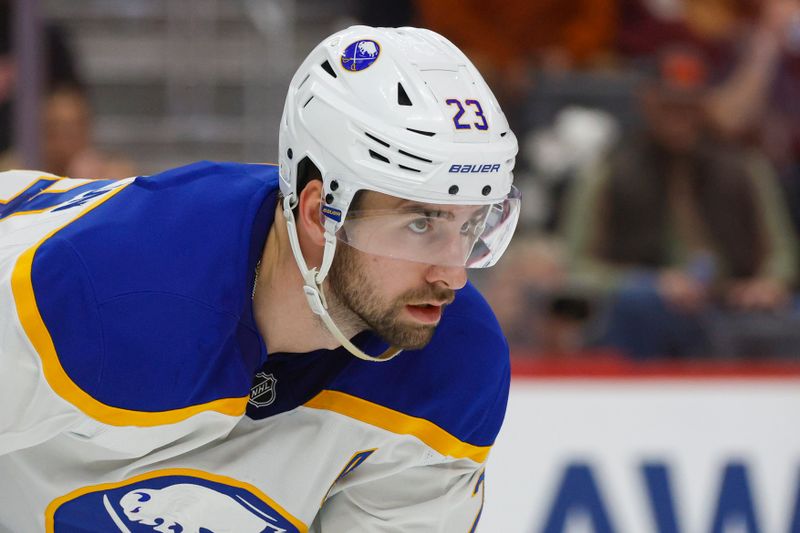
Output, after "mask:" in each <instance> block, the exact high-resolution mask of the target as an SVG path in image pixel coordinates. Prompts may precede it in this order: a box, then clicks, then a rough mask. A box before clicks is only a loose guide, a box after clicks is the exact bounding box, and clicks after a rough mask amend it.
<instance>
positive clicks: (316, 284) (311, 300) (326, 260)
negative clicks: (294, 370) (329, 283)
mask: <svg viewBox="0 0 800 533" xmlns="http://www.w3.org/2000/svg"><path fill="white" fill-rule="evenodd" d="M293 198H294V197H291V196H286V197H284V199H283V217H284V218H285V219H286V229H287V230H288V231H289V244H290V245H291V247H292V254H293V255H294V259H295V261H296V262H297V267H298V268H299V269H300V274H301V275H302V276H303V292H305V294H306V300H308V305H309V307H311V310H312V311H313V312H314V314H316V315H318V316H319V317H320V319H322V323H323V324H325V327H327V328H328V331H330V332H331V335H333V336H334V337H335V338H336V340H338V341H339V342H341V343H342V346H344V347H345V348H346V349H347V351H348V352H350V353H351V354H353V355H355V356H356V357H358V358H359V359H363V360H365V361H388V360H389V359H392V358H393V357H394V356H396V355H397V354H399V353H400V352H401V351H402V350H401V349H400V348H396V347H394V346H389V348H387V349H386V351H385V352H383V353H382V354H380V355H379V356H377V357H376V356H372V355H369V354H367V353H365V352H363V351H361V350H360V349H359V348H358V346H356V345H355V344H353V343H352V342H350V339H348V338H347V337H345V336H344V334H343V333H342V332H341V330H339V327H338V326H337V325H336V324H335V323H334V322H333V319H332V318H331V315H329V314H328V303H327V302H326V301H325V293H324V292H323V290H322V282H323V281H325V277H326V276H327V275H328V270H330V268H331V263H332V262H333V254H334V253H335V252H336V235H335V225H334V222H333V221H332V220H329V219H327V218H326V219H325V248H324V250H323V252H322V265H320V268H319V271H317V269H316V268H312V269H309V268H308V265H306V260H305V258H304V257H303V252H302V251H300V241H299V240H298V238H297V227H296V225H295V221H294V213H292V209H293V208H294V207H295V205H296V204H295V205H293V202H292V200H293Z"/></svg>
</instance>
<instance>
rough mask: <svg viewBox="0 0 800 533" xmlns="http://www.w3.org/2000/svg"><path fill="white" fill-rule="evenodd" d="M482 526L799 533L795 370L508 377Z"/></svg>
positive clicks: (799, 394) (608, 532)
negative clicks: (503, 417)
mask: <svg viewBox="0 0 800 533" xmlns="http://www.w3.org/2000/svg"><path fill="white" fill-rule="evenodd" d="M478 531H479V532H484V533H489V532H504V533H517V532H525V533H562V532H564V533H592V532H596V533H648V532H653V533H800V376H788V375H786V376H781V375H773V376H768V377H765V376H754V377H748V376H747V375H743V376H741V375H740V376H718V377H713V376H709V377H698V376H696V375H695V376H687V377H681V376H666V377H665V376H662V377H659V376H649V377H642V376H639V377H636V376H617V377H614V376H604V377H600V378H585V377H569V376H566V377H565V376H561V377H535V376H534V377H515V378H514V379H513V380H512V388H511V397H510V400H509V406H508V412H507V415H506V422H505V425H504V426H503V429H502V431H501V433H500V435H499V437H498V439H497V442H496V444H495V446H494V448H493V450H492V454H491V457H490V460H489V466H488V469H487V473H486V500H485V507H484V511H483V516H482V519H481V524H480V527H479V528H478Z"/></svg>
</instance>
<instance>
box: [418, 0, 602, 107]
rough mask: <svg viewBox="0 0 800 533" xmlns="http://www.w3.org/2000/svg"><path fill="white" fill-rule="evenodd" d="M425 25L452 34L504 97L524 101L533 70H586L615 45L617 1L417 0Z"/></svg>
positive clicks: (445, 33)
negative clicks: (538, 68)
mask: <svg viewBox="0 0 800 533" xmlns="http://www.w3.org/2000/svg"><path fill="white" fill-rule="evenodd" d="M417 11H418V16H419V18H420V24H421V25H423V26H425V27H428V28H431V29H433V30H435V31H438V32H440V33H442V34H444V35H447V36H448V38H449V39H450V40H452V41H453V42H454V43H455V44H456V45H457V46H459V47H461V48H462V49H463V50H464V51H465V53H466V54H467V55H468V56H469V57H470V58H472V60H473V61H474V63H475V64H476V65H478V68H479V69H480V71H481V72H482V73H483V74H484V76H486V78H487V80H488V81H489V83H490V84H492V86H493V87H498V88H501V91H500V93H501V98H502V97H511V98H515V97H519V96H521V95H523V94H524V89H525V88H526V86H527V84H529V83H530V70H531V68H532V67H533V66H541V67H544V68H551V69H566V68H572V67H582V66H587V65H591V64H593V63H596V62H598V61H601V60H602V59H603V57H604V56H605V55H606V54H607V52H608V50H609V47H610V46H611V45H612V43H613V40H614V35H615V28H616V19H617V2H616V0H537V1H535V2H531V1H530V0H507V1H505V2H493V3H487V2H484V1H480V0H461V1H457V0H436V1H434V0H418V2H417Z"/></svg>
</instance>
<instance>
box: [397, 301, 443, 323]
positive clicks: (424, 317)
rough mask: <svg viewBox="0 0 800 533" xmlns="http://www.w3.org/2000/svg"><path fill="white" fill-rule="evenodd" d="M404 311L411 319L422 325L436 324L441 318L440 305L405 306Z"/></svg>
mask: <svg viewBox="0 0 800 533" xmlns="http://www.w3.org/2000/svg"><path fill="white" fill-rule="evenodd" d="M406 309H407V310H408V313H409V314H410V315H411V317H412V318H414V319H415V320H416V321H418V322H422V323H423V324H436V323H437V322H439V320H440V319H441V318H442V306H441V305H432V304H420V305H407V306H406Z"/></svg>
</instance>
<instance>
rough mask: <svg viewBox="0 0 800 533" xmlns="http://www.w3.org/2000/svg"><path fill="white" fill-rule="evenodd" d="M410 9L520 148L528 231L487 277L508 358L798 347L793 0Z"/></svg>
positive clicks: (776, 352) (797, 46)
mask: <svg viewBox="0 0 800 533" xmlns="http://www.w3.org/2000/svg"><path fill="white" fill-rule="evenodd" d="M418 7H419V15H420V17H421V19H420V20H421V23H422V24H423V25H427V26H429V27H431V28H433V29H439V30H442V31H443V32H444V33H445V34H446V35H448V36H449V37H450V38H451V39H452V40H453V41H454V42H456V43H457V44H459V45H461V46H463V47H464V48H465V49H466V50H467V53H468V54H470V55H471V57H473V58H474V59H475V60H476V62H477V63H478V64H479V68H480V69H481V71H482V72H485V73H486V75H487V76H488V78H489V80H490V84H491V85H492V86H493V87H496V89H497V93H498V96H499V98H501V103H502V105H503V106H504V109H506V113H507V114H510V119H511V122H512V123H513V125H514V127H515V131H516V132H517V135H518V137H519V140H520V148H521V151H520V158H519V163H518V166H517V172H516V183H518V184H519V186H520V187H521V188H522V189H523V202H524V205H525V207H524V210H523V221H522V225H521V226H522V227H521V229H520V230H519V233H518V236H517V239H516V242H515V243H514V244H513V245H512V246H513V248H512V249H511V250H509V253H508V255H507V257H505V258H504V260H503V261H502V262H501V264H500V265H499V266H498V268H497V270H495V271H494V272H486V273H482V275H480V276H478V278H477V282H478V283H479V285H481V286H482V288H483V289H484V291H485V294H486V295H487V298H488V299H489V300H490V303H492V305H493V307H494V309H495V310H496V312H497V314H498V317H499V319H500V321H501V322H502V324H503V326H504V328H505V331H506V332H507V335H508V337H509V341H510V343H511V344H512V348H513V350H514V351H515V353H517V354H530V355H532V356H540V357H560V356H565V355H570V356H576V355H588V354H592V353H595V352H598V351H611V352H613V353H617V354H620V355H622V356H626V357H631V358H634V359H638V360H643V359H654V358H676V359H680V358H691V357H706V358H710V357H715V358H759V359H763V358H765V357H797V356H798V355H800V299H799V298H798V293H797V288H798V285H797V284H798V276H797V275H798V254H797V241H798V230H800V120H798V119H800V98H798V97H800V2H797V1H796V0H616V1H615V0H602V1H600V0H598V1H588V0H586V1H583V0H572V1H569V0H561V1H540V2H521V1H520V2H513V1H509V2H504V3H503V7H502V9H497V8H496V6H489V5H487V4H486V3H483V2H478V1H467V2H455V1H452V2H442V1H437V2H433V1H430V2H426V1H422V2H419V6H418ZM462 15H463V18H461V17H462ZM486 26H490V28H491V29H488V30H486V29H485V28H486ZM477 27H481V28H482V29H481V31H475V28H477ZM487 34H488V35H490V36H492V38H491V39H484V37H485V36H486V35H487Z"/></svg>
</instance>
